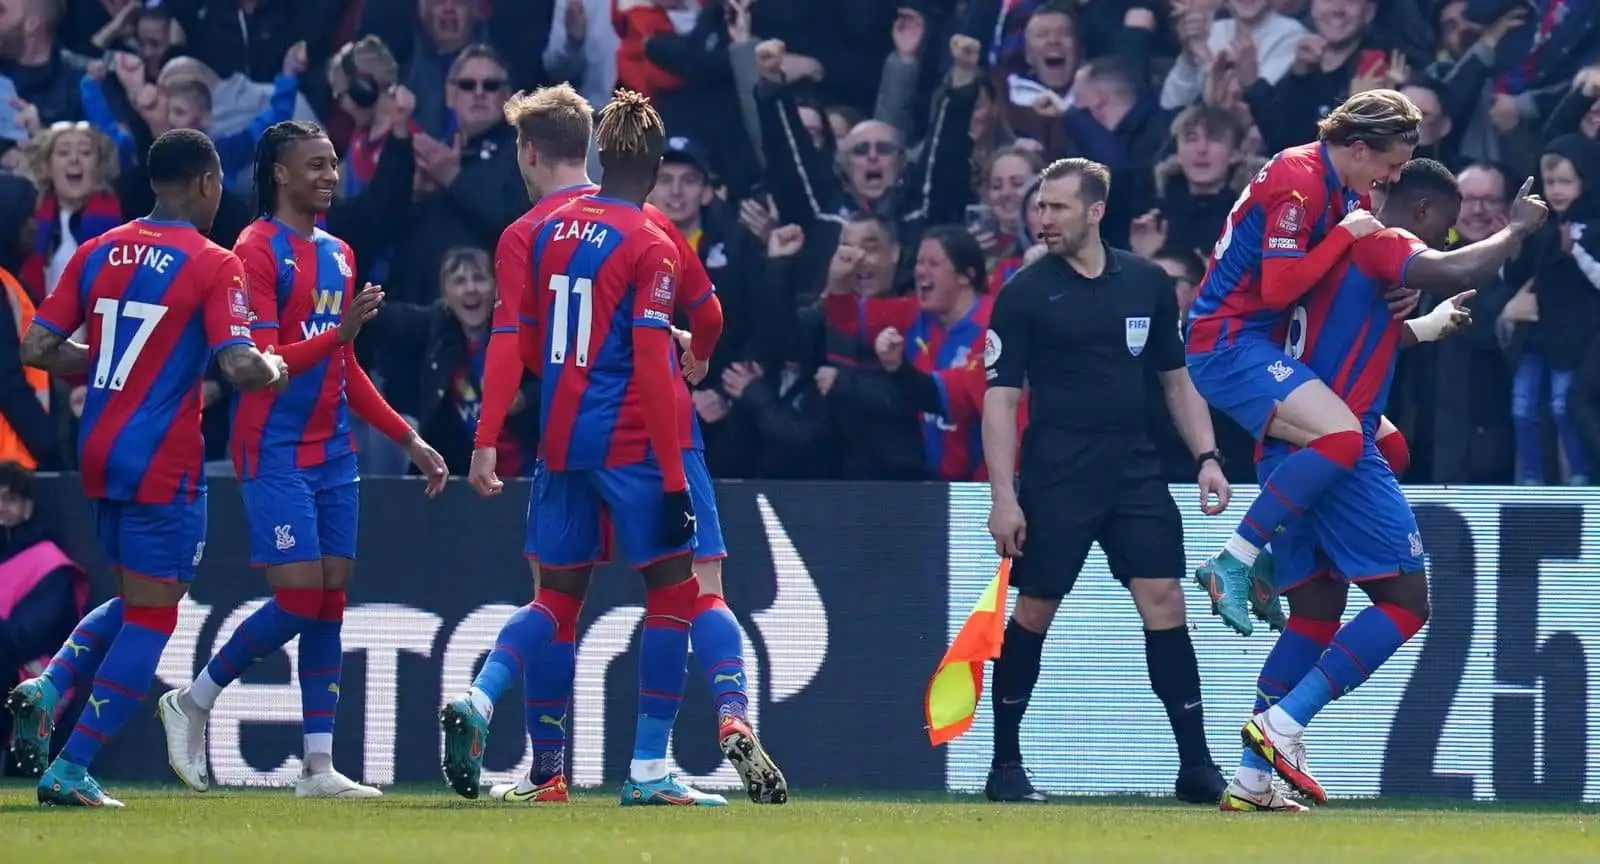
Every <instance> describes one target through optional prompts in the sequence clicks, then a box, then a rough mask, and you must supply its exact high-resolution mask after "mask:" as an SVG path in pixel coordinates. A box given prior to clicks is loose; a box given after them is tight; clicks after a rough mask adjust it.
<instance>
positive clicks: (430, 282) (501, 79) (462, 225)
mask: <svg viewBox="0 0 1600 864" xmlns="http://www.w3.org/2000/svg"><path fill="white" fill-rule="evenodd" d="M449 77H450V82H449V86H450V102H449V104H450V113H451V116H452V117H454V118H455V122H456V126H457V131H456V133H455V134H454V135H453V136H451V137H448V138H444V139H439V138H435V137H433V136H432V135H429V134H428V133H426V132H420V133H417V134H416V135H414V136H413V137H412V148H413V150H414V152H415V154H416V172H415V178H414V181H413V183H414V186H413V190H412V191H413V194H414V196H415V197H416V199H417V201H416V205H415V207H414V208H413V209H412V212H411V218H410V220H409V222H408V224H407V230H406V233H404V234H403V235H401V236H400V237H399V238H398V239H397V241H396V243H395V252H394V267H393V269H392V270H390V273H389V276H388V284H387V285H386V286H385V288H386V289H387V290H388V291H389V296H391V297H394V298H395V299H398V300H406V301H408V302H412V303H421V302H425V301H426V300H427V298H429V297H431V296H433V292H434V279H435V278H437V277H436V274H438V272H439V264H440V262H441V261H443V260H444V253H445V250H447V249H449V248H451V247H453V246H472V247H477V248H480V249H487V248H490V247H492V246H494V244H495V243H496V242H498V241H499V238H500V232H501V231H504V230H505V227H506V226H507V225H510V224H511V223H512V222H513V221H514V220H515V219H516V218H517V217H518V216H520V215H522V214H523V212H525V211H526V210H527V209H528V191H527V188H526V187H525V186H524V185H523V182H522V175H521V174H520V173H519V172H518V169H517V130H516V129H514V128H512V127H511V126H510V125H508V124H507V123H506V122H505V115H504V113H503V111H504V109H505V104H506V100H508V99H509V98H511V87H510V83H511V82H510V80H509V74H508V72H507V70H506V67H505V64H503V63H501V62H500V55H499V52H497V51H495V49H493V48H492V47H490V46H488V45H484V44H481V43H480V44H475V45H469V46H467V47H466V48H465V49H463V50H462V51H461V53H460V54H459V55H457V57H456V60H455V63H454V64H452V65H451V67H450V76H449ZM380 165H381V163H380ZM424 274H435V275H434V276H432V277H430V276H427V275H424Z"/></svg>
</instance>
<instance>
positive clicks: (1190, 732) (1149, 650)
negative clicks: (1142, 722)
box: [995, 625, 1211, 765]
mask: <svg viewBox="0 0 1600 864" xmlns="http://www.w3.org/2000/svg"><path fill="white" fill-rule="evenodd" d="M1008 635H1009V634H1008ZM1144 659H1145V664H1146V665H1147V666H1148V667H1149V669H1150V689H1151V690H1154V691H1155V694H1156V698H1158V699H1160V700H1161V704H1162V705H1164V706H1166V709H1167V720H1168V721H1170V722H1171V723H1172V737H1173V738H1174V739H1176V741H1177V742H1178V760H1179V761H1180V762H1182V763H1183V764H1184V765H1210V764H1211V748H1210V747H1208V746H1207V745H1206V715H1205V706H1204V705H1202V704H1201V701H1200V667H1199V665H1198V664H1197V663H1196V662H1195V659H1194V645H1193V644H1192V643H1190V641H1189V628H1188V626H1187V625H1181V626H1178V627H1174V628H1172V629H1170V630H1146V631H1144ZM999 677H1000V676H999V675H998V674H996V675H995V679H996V680H995V683H996V684H997V685H998V684H999ZM996 716H997V718H998V714H997V715H996Z"/></svg>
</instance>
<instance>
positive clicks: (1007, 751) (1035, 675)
mask: <svg viewBox="0 0 1600 864" xmlns="http://www.w3.org/2000/svg"><path fill="white" fill-rule="evenodd" d="M1043 653H1044V634H1043V633H1035V632H1033V631H1032V630H1029V629H1027V628H1025V627H1023V626H1022V625H1020V624H1018V623H1017V622H1016V621H1015V620H1013V621H1009V622H1007V624H1006V635H1005V641H1004V642H1002V643H1001V645H1000V657H999V659H997V660H995V661H994V684H993V687H992V688H991V691H990V698H991V700H992V702H993V707H994V761H995V763H996V764H999V763H1004V762H1021V761H1022V741H1021V731H1022V715H1023V714H1025V713H1027V711H1028V699H1029V698H1030V697H1032V696H1033V685H1034V684H1036V683H1038V681H1039V656H1040V655H1041V654H1043ZM1193 662H1194V661H1193V660H1192V659H1191V660H1190V663H1191V664H1192V663H1193Z"/></svg>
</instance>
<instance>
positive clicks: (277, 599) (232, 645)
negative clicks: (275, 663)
mask: <svg viewBox="0 0 1600 864" xmlns="http://www.w3.org/2000/svg"><path fill="white" fill-rule="evenodd" d="M321 609H322V589H321V588H279V589H277V590H276V591H273V592H272V599H271V600H268V601H267V602H266V603H265V604H263V605H262V607H261V608H260V609H257V610H256V611H255V612H252V613H251V614H250V617H248V618H246V619H244V623H242V624H240V625H239V626H238V628H236V629H235V630H234V631H233V634H232V635H231V636H229V637H228V641H227V642H224V643H223V645H222V648H221V649H219V650H218V651H217V653H216V656H214V657H212V658H211V662H209V663H207V664H206V668H205V670H204V671H203V672H201V673H200V676H199V677H197V678H196V679H195V683H194V684H192V685H190V687H189V696H190V698H192V699H194V701H195V704H196V705H199V706H200V707H201V708H204V709H205V710H207V711H210V710H211V709H212V707H213V706H214V705H215V704H216V701H217V697H218V696H219V695H221V693H222V690H223V688H225V687H227V686H228V685H229V684H232V683H233V682H235V681H237V680H239V676H240V675H243V674H244V673H245V670H246V669H249V668H250V667H251V666H254V665H255V664H256V662H257V661H259V660H261V659H262V658H263V657H267V656H269V655H271V654H272V652H274V651H277V650H278V649H279V648H282V647H283V646H284V645H287V644H288V643H289V640H290V639H293V638H294V637H296V636H298V635H300V633H301V631H303V630H304V629H305V628H306V625H308V624H310V623H311V622H312V621H314V620H316V617H317V615H318V614H319V613H320V610H321Z"/></svg>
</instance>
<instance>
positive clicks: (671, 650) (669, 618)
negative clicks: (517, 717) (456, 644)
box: [441, 87, 786, 806]
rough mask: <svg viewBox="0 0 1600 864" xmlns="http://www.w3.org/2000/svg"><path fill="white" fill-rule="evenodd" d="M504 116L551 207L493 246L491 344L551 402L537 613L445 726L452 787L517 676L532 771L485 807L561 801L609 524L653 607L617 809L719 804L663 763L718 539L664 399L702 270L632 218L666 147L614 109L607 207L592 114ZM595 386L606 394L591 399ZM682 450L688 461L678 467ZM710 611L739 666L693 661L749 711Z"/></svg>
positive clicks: (699, 296) (704, 291) (541, 484)
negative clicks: (626, 306) (594, 159)
mask: <svg viewBox="0 0 1600 864" xmlns="http://www.w3.org/2000/svg"><path fill="white" fill-rule="evenodd" d="M506 116H507V119H508V120H509V121H511V122H512V124H513V125H515V126H516V127H517V129H518V145H519V146H518V151H519V163H520V167H521V168H522V172H523V177H524V179H525V180H526V181H527V183H528V187H529V192H530V194H531V195H533V196H534V197H538V196H539V195H540V194H541V193H543V192H545V191H546V190H548V191H549V192H550V194H549V197H547V198H544V199H543V200H541V201H539V203H538V204H536V205H535V207H534V209H533V210H532V211H531V212H530V213H529V214H528V215H526V216H524V217H523V218H522V219H520V220H518V222H517V223H516V224H514V225H513V226H512V227H511V228H510V229H508V230H507V231H506V233H505V234H504V235H502V237H501V242H500V249H499V255H498V259H499V260H498V261H497V265H496V269H497V272H498V274H499V275H498V279H497V281H498V282H499V290H500V291H501V296H500V306H499V308H498V309H497V310H496V320H495V324H496V327H495V330H496V331H497V332H498V333H501V334H507V335H508V334H509V333H510V332H517V331H520V348H521V351H520V353H521V355H522V358H523V360H524V361H525V365H526V368H527V369H528V370H529V371H530V372H532V373H533V374H535V375H537V376H538V377H539V378H540V380H541V384H542V391H543V398H542V404H543V406H544V407H543V412H542V421H543V425H544V432H543V435H542V442H543V447H544V458H545V464H544V465H543V466H542V467H541V469H540V471H539V473H538V474H537V475H536V476H535V479H534V491H533V500H532V502H531V503H530V506H529V519H528V531H527V536H526V539H525V550H526V552H527V553H528V556H529V558H530V559H532V560H533V562H534V564H535V571H534V575H535V579H536V597H535V600H534V602H533V603H530V604H529V605H528V606H526V607H524V608H523V609H521V610H519V611H518V612H517V613H516V614H515V615H513V616H512V618H511V619H510V621H508V622H507V624H506V626H505V628H504V629H502V630H501V632H500V635H499V637H498V638H497V640H496V645H495V649H494V651H493V652H492V653H491V654H490V655H489V658H488V659H487V660H486V661H485V663H484V665H483V669H482V671H481V672H480V673H479V675H478V676H477V678H476V679H475V680H474V681H473V684H472V687H471V689H470V690H469V691H468V692H467V693H466V694H464V695H463V696H462V697H460V698H458V699H456V700H453V701H452V702H450V703H449V704H448V705H446V706H445V708H444V710H443V712H441V720H442V723H443V726H444V730H445V766H444V767H445V775H446V777H447V779H449V781H450V783H451V786H452V788H454V789H455V790H456V791H457V792H458V793H459V794H461V795H464V796H465V797H468V798H475V797H477V795H478V792H479V785H478V784H479V775H480V772H481V766H482V753H483V745H484V744H485V743H486V740H487V735H488V729H489V718H490V715H491V713H492V711H493V708H494V703H495V701H496V700H497V699H498V698H499V696H500V695H501V693H502V692H503V691H504V689H505V687H506V686H507V685H508V684H509V682H510V681H511V680H513V679H514V678H515V677H516V676H517V675H518V673H519V672H520V673H521V674H522V675H523V676H524V695H525V698H526V699H527V701H528V709H527V710H528V714H527V718H528V730H529V733H530V736H531V737H532V739H533V745H534V751H535V760H534V767H533V771H532V772H531V773H530V776H528V777H525V778H520V779H519V780H518V782H516V783H513V784H499V785H496V786H494V787H493V788H492V789H491V792H490V794H491V795H492V797H494V798H496V799H498V800H503V801H545V802H549V801H565V800H566V799H567V792H566V783H565V779H564V776H563V775H564V766H563V764H562V763H563V762H564V758H563V757H564V742H565V729H564V723H565V717H566V707H567V702H568V699H569V698H570V694H571V691H572V683H573V642H574V639H575V634H576V631H577V621H578V613H579V610H580V608H581V606H582V602H583V597H584V595H585V593H586V592H587V589H588V583H589V577H590V574H591V572H592V571H593V567H594V565H595V564H596V563H598V562H600V561H602V560H603V559H604V554H605V549H604V543H603V540H604V538H605V534H604V531H605V530H606V529H605V525H604V521H603V515H602V514H603V512H604V511H607V510H609V511H610V512H611V513H613V514H615V517H616V520H615V521H616V533H617V536H618V538H619V539H620V540H621V543H622V547H623V552H624V554H625V555H626V556H627V557H628V559H629V560H630V561H631V562H632V563H633V564H634V566H636V567H638V568H639V569H641V570H643V571H644V577H645V584H646V587H647V592H648V593H647V600H646V609H645V621H644V634H643V637H642V641H641V644H640V658H639V676H640V686H639V702H640V707H639V714H640V719H639V723H638V725H637V727H636V736H635V746H634V760H633V763H632V765H631V767H630V770H629V780H628V783H627V784H626V785H625V786H624V787H623V792H622V803H623V804H624V805H635V804H657V805H679V806H692V805H702V806H703V805H708V804H709V805H721V804H723V803H725V802H724V800H723V799H722V798H721V797H719V796H715V795H706V794H704V793H701V792H698V791H697V790H694V789H692V788H690V787H688V786H687V785H685V784H683V783H682V782H680V781H678V780H677V779H676V778H674V777H672V776H671V775H670V774H669V773H668V770H667V758H666V746H667V736H668V733H669V731H670V729H671V726H672V722H673V720H674V718H675V717H676V714H677V707H678V703H679V701H680V700H681V697H682V693H683V687H684V684H685V677H686V674H687V670H686V666H685V660H686V656H685V655H686V649H687V646H688V641H689V639H690V638H691V636H690V631H691V628H692V630H693V634H694V636H693V638H694V639H695V640H696V643H695V644H696V647H697V650H698V649H699V648H700V646H701V644H702V643H701V640H700V637H701V621H700V619H699V616H697V615H696V611H697V610H699V609H701V607H705V608H710V606H711V605H712V604H710V603H708V602H707V596H703V595H702V587H701V586H700V584H699V579H698V578H697V576H696V572H698V569H699V568H698V567H694V569H691V567H692V566H693V565H692V562H691V558H692V557H693V555H692V554H691V553H692V552H694V551H698V552H699V553H700V554H701V555H702V556H704V555H705V554H706V553H707V552H712V553H713V554H714V555H715V557H716V558H719V559H720V557H721V556H722V548H721V547H722V543H721V537H720V534H719V533H717V532H716V531H707V527H708V526H709V527H710V528H712V529H715V528H716V521H715V518H716V517H715V503H714V499H712V497H711V494H712V493H711V488H710V483H709V480H708V479H707V478H705V469H704V461H703V459H702V458H701V457H700V454H699V452H698V451H697V450H695V449H693V447H692V446H691V442H690V440H689V438H688V437H687V436H686V435H685V432H684V431H682V429H681V427H680V422H681V421H680V420H679V417H680V416H685V417H686V416H687V415H688V411H687V410H686V409H683V408H680V406H679V404H678V403H677V402H676V401H675V400H676V399H677V398H678V397H679V396H683V397H684V400H683V401H687V399H686V395H687V394H686V392H685V390H684V388H683V386H682V385H681V384H678V383H676V382H675V381H674V377H675V375H674V372H675V370H674V368H673V366H672V365H671V364H672V359H673V357H674V353H673V347H672V343H671V340H670V335H669V332H670V331H669V329H668V326H669V322H670V320H671V315H672V312H673V310H674V307H675V306H676V307H677V308H679V309H684V308H686V307H687V308H688V309H690V310H691V314H690V317H691V327H692V328H693V329H694V331H695V340H696V344H695V345H694V346H693V349H692V352H691V353H692V357H691V360H693V358H695V357H707V356H709V355H710V351H711V348H712V347H714V345H715V341H716V336H717V335H718V334H719V332H720V325H721V314H720V306H718V305H717V303H716V299H715V297H714V296H713V295H711V294H710V284H709V280H708V279H707V278H706V277H705V274H704V271H703V270H702V269H701V268H700V267H699V261H698V259H696V258H694V256H693V252H692V251H688V250H685V249H684V244H682V242H681V240H678V239H677V238H676V237H673V236H672V235H671V234H669V233H668V232H667V231H664V230H658V228H657V224H658V223H657V222H656V220H657V219H658V218H659V216H658V215H657V214H655V213H652V212H650V210H649V208H647V207H643V202H644V199H645V196H646V195H648V194H649V191H650V189H651V188H652V187H653V186H654V184H655V180H656V175H657V174H658V172H659V170H660V161H661V153H662V152H663V151H664V149H665V146H666V136H665V130H664V128H663V127H662V125H661V119H660V117H659V116H658V115H657V114H656V112H655V111H654V109H652V108H651V107H650V105H649V101H648V100H647V99H645V98H644V97H643V96H640V95H638V94H636V93H632V92H628V91H619V92H618V93H617V97H616V99H615V100H614V101H613V102H612V103H611V104H610V105H608V106H607V107H606V108H605V110H604V111H603V112H602V114H601V122H600V128H599V130H598V134H597V135H596V141H597V144H598V146H599V151H600V162H601V165H602V167H603V168H604V169H605V178H606V180H605V184H604V186H603V187H601V188H600V189H599V190H596V189H595V188H594V187H593V186H592V185H590V184H589V183H588V177H587V175H586V173H585V172H584V169H583V163H584V158H585V155H586V153H587V150H588V140H589V135H590V130H591V128H592V120H591V115H590V111H589V106H588V104H587V103H586V102H584V101H583V99H582V98H581V97H579V96H578V95H577V94H576V93H575V92H572V91H571V89H570V88H567V87H555V88H547V89H545V90H540V91H537V92H535V93H532V94H518V95H517V96H516V97H515V98H513V99H512V100H511V102H510V103H509V104H508V105H507V108H506ZM641 208H643V209H641ZM680 285H681V286H682V290H680ZM686 299H687V300H688V301H689V302H688V303H687V304H686V303H685V300H686ZM624 302H631V303H632V306H633V308H632V310H631V312H632V314H631V315H629V316H626V317H619V315H618V314H617V307H618V306H619V305H620V304H622V303H624ZM507 307H509V308H507ZM519 311H520V315H519ZM708 317H709V318H711V319H712V320H710V321H709V322H708V321H707V320H706V319H707V318H708ZM519 319H520V320H519ZM708 327H709V328H710V333H709V339H706V338H705V337H706V335H707V334H706V332H705V331H706V329H707V328H708ZM512 328H516V330H515V331H514V330H513V329H512ZM502 338H503V337H502ZM624 339H627V340H631V342H632V345H633V352H632V354H633V357H634V358H636V361H632V362H630V360H629V359H628V356H627V355H628V353H629V352H628V351H627V350H626V347H625V344H624V343H623V342H622V340H624ZM702 340H704V341H702ZM493 350H494V349H493V347H492V346H491V351H493ZM696 365H697V366H698V365H699V364H698V363H696ZM691 371H693V370H691ZM590 382H595V383H596V384H597V385H599V384H600V383H601V382H615V385H614V387H606V388H604V389H602V388H601V387H600V386H596V388H595V389H593V390H589V389H588V385H589V384H590ZM624 382H626V384H625V386H624ZM497 383H499V384H500V385H501V386H499V387H497V386H496V384H497ZM509 384H510V387H509V388H508V387H506V386H505V382H496V381H489V380H486V381H485V384H484V389H485V393H484V413H483V415H482V418H481V420H480V426H479V432H478V436H479V441H478V445H479V447H480V448H482V447H484V446H485V444H486V443H492V441H493V440H494V438H493V437H492V436H491V437H489V438H487V439H486V438H485V435H484V424H491V423H493V424H498V423H499V422H500V421H501V420H502V419H503V417H504V413H505V411H504V405H505V404H506V403H509V401H510V396H509V395H508V394H505V393H500V392H498V391H501V390H506V389H511V388H514V387H515V384H516V380H515V376H512V377H510V379H509ZM619 391H620V392H619ZM611 394H616V395H611ZM492 400H503V401H500V402H499V404H492ZM580 409H581V410H580ZM695 443H697V439H696V442H695ZM678 447H686V448H688V449H685V450H683V452H682V453H681V454H680V453H677V452H669V451H675V450H677V448H678ZM489 454H490V455H492V450H491V451H489ZM483 456H484V450H482V449H480V450H479V451H478V452H477V453H475V454H474V460H473V461H474V468H475V469H479V468H481V467H483V466H482V457H483ZM658 460H659V461H658ZM680 465H681V470H682V471H683V474H681V475H680V474H679V471H680ZM487 468H488V470H487V471H479V472H478V473H477V478H476V479H477V481H478V482H475V483H474V485H475V487H476V488H478V489H479V491H480V492H482V493H484V494H490V495H492V494H496V493H498V492H499V491H500V488H499V487H500V484H499V481H498V480H496V479H495V478H494V474H493V463H492V462H490V463H489V464H488V466H487ZM697 481H698V482H697ZM697 511H699V512H700V513H701V515H702V516H704V515H705V514H706V513H707V512H709V513H710V517H709V518H710V521H709V522H702V521H700V520H697V519H696V518H695V514H696V512H697ZM697 527H698V528H699V530H698V531H696V528H697ZM697 535H698V536H697ZM708 546H714V548H711V549H708V548H707V547H708ZM718 587H720V586H718ZM709 597H710V599H711V600H712V601H714V602H715V604H716V605H718V606H719V607H720V611H721V613H722V614H723V615H724V616H725V618H726V623H727V624H728V625H729V628H730V629H731V630H732V639H731V641H732V643H733V644H734V646H735V647H734V649H733V652H732V658H733V659H732V662H731V663H728V664H716V663H715V661H713V660H711V659H710V658H712V657H717V656H720V653H717V652H712V651H710V650H708V651H706V652H705V653H704V654H702V655H701V656H700V657H699V659H700V661H701V665H702V666H703V667H707V668H708V674H707V677H708V678H711V677H712V674H711V673H710V672H709V668H710V667H712V666H713V665H718V666H722V667H723V668H719V672H720V673H721V674H720V675H719V676H718V677H721V678H724V679H735V680H736V682H737V684H738V685H739V687H740V688H741V689H740V692H739V696H740V697H741V700H740V704H739V707H740V708H741V709H742V707H743V702H742V697H743V690H742V685H743V681H742V679H743V675H742V662H741V661H740V660H739V656H740V655H739V647H738V646H739V643H740V641H741V636H740V635H739V631H738V625H737V623H736V622H734V621H733V620H732V616H731V614H728V613H727V610H726V606H722V605H721V602H720V598H719V597H718V596H717V595H716V594H711V595H709ZM691 622H692V623H691ZM725 641H726V640H725ZM721 653H726V652H721ZM735 664H738V665H735ZM725 689H726V688H725ZM714 692H715V691H714ZM720 701H721V700H719V702H720ZM719 713H720V712H719ZM724 716H725V717H726V716H728V715H724ZM743 718H744V714H743V711H742V710H740V711H739V712H738V716H737V718H735V719H733V720H725V722H724V726H725V728H728V727H730V726H732V727H736V728H737V729H738V730H739V732H738V734H737V735H736V736H732V737H724V742H725V746H724V752H727V749H728V744H729V742H731V741H733V740H734V738H737V740H738V741H740V742H748V743H749V744H750V745H751V747H752V748H753V751H754V752H758V753H759V752H760V751H759V745H757V744H755V739H754V736H753V734H750V732H749V727H748V725H746V723H745V722H744V719H743ZM761 759H762V763H763V765H764V766H765V770H767V771H768V773H769V775H770V777H772V778H775V779H776V785H774V784H773V783H772V782H771V781H766V782H765V787H764V788H766V789H767V790H768V797H767V799H766V800H781V798H775V797H773V793H774V792H776V793H778V794H785V793H786V790H785V789H784V788H783V787H782V777H781V775H779V774H778V773H777V770H776V768H775V767H774V766H772V765H771V762H770V760H766V759H765V754H761ZM735 764H736V765H737V764H738V763H737V761H736V763H735ZM747 785H748V781H747ZM751 788H752V789H753V788H754V787H751ZM752 797H754V793H752Z"/></svg>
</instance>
